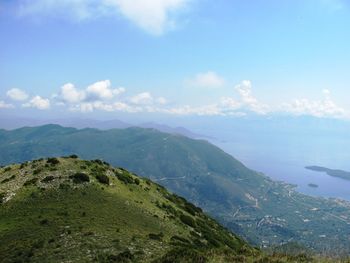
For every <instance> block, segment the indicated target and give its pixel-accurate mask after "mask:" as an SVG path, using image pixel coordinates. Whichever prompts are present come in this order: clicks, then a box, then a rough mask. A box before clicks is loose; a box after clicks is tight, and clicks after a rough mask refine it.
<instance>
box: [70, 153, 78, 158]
mask: <svg viewBox="0 0 350 263" xmlns="http://www.w3.org/2000/svg"><path fill="white" fill-rule="evenodd" d="M68 157H69V158H72V159H78V158H79V156H78V155H76V154H72V155H69V156H68Z"/></svg>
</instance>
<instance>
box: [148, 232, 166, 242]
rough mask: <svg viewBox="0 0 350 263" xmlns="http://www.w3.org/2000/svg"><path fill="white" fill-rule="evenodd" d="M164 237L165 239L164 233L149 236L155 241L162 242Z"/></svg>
mask: <svg viewBox="0 0 350 263" xmlns="http://www.w3.org/2000/svg"><path fill="white" fill-rule="evenodd" d="M163 237H164V234H163V233H159V234H154V233H150V234H148V238H149V239H153V240H158V241H161V240H162V239H163Z"/></svg>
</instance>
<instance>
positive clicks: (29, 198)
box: [0, 156, 258, 262]
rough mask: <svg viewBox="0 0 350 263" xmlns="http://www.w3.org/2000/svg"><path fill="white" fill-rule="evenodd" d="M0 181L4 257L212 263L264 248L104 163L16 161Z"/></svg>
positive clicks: (12, 259) (0, 244) (0, 255)
mask: <svg viewBox="0 0 350 263" xmlns="http://www.w3.org/2000/svg"><path fill="white" fill-rule="evenodd" d="M73 157H74V156H73ZM0 182H1V183H0V201H1V204H0V261H1V262H15V261H18V262H21V261H28V260H30V261H36V262H65V261H67V262H68V261H69V262H71V261H74V262H75V261H81V262H86V261H101V262H120V261H121V262H123V261H128V260H131V261H133V262H134V261H135V262H139V261H140V262H141V261H142V262H145V261H146V262H149V261H156V262H172V261H176V260H178V261H179V262H182V261H185V260H189V261H190V262H191V261H198V262H204V261H205V259H208V260H209V259H210V260H214V259H215V260H216V259H217V260H219V259H220V258H221V259H222V260H224V258H226V260H228V259H230V260H235V259H237V260H238V259H239V258H242V256H244V255H245V256H252V255H254V254H257V253H258V251H257V250H255V249H253V248H251V247H249V246H248V245H247V244H246V243H245V242H244V241H242V240H241V239H240V238H238V237H237V236H235V235H233V234H231V233H230V232H228V231H227V230H226V229H224V228H223V227H221V226H220V225H218V224H217V223H216V222H215V221H214V220H212V219H210V218H208V217H207V216H206V215H204V214H203V213H202V211H201V209H200V208H197V207H195V206H194V205H192V204H190V203H188V202H187V201H186V200H185V199H183V198H180V197H178V196H176V195H173V194H170V193H169V192H167V191H166V190H165V189H164V188H163V187H161V186H159V185H157V184H154V183H152V182H151V181H150V180H148V179H142V178H139V177H137V176H135V175H133V174H131V173H129V172H127V171H126V170H124V169H120V168H113V167H111V166H109V165H108V164H106V163H103V162H102V161H99V160H97V161H82V160H79V159H76V158H50V159H48V160H47V159H42V160H37V161H33V162H28V163H24V164H21V165H11V166H7V167H5V168H2V169H1V170H0ZM240 254H241V257H238V258H237V257H236V256H238V255H240ZM225 255H226V256H225ZM167 260H168V261H167Z"/></svg>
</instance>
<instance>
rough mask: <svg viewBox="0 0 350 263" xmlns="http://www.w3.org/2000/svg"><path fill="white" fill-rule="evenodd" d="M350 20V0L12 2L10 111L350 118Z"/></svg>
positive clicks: (7, 3)
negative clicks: (349, 100)
mask: <svg viewBox="0 0 350 263" xmlns="http://www.w3.org/2000/svg"><path fill="white" fill-rule="evenodd" d="M349 28H350V3H349V1H347V0H284V1H280V0H251V1H243V0H216V1H209V0H133V1H130V0H99V1H98V0H0V34H1V41H0V116H13V115H16V116H33V115H34V116H35V115H38V116H39V115H40V114H46V115H47V116H52V117H59V116H63V115H64V116H71V115H72V116H73V115H77V114H79V116H93V114H98V116H103V117H108V118H118V117H119V116H121V115H125V114H127V115H130V116H132V115H138V116H140V115H148V116H158V115H160V114H161V115H163V116H169V117H171V116H172V117H174V116H175V117H176V116H225V117H230V116H235V117H240V116H247V115H261V116H269V115H276V114H282V115H293V116H300V115H309V116H314V117H318V118H338V119H349V118H350V104H349V103H348V98H349V95H350V91H349V87H348V85H349V82H350V74H349V69H350V45H349V43H350V31H349ZM96 116H97V115H96Z"/></svg>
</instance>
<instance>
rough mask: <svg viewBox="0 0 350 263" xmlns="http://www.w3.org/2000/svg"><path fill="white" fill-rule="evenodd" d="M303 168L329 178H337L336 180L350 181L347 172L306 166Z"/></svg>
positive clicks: (349, 174) (349, 173)
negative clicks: (324, 174) (326, 175)
mask: <svg viewBox="0 0 350 263" xmlns="http://www.w3.org/2000/svg"><path fill="white" fill-rule="evenodd" d="M305 168H306V169H308V170H311V171H315V172H322V173H326V174H328V175H329V176H333V177H338V178H341V179H344V180H348V181H350V172H347V171H343V170H334V169H329V168H325V167H321V166H306V167H305ZM309 186H310V185H309Z"/></svg>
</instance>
